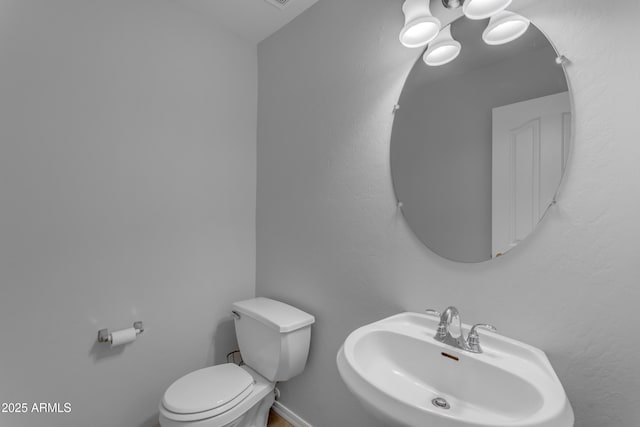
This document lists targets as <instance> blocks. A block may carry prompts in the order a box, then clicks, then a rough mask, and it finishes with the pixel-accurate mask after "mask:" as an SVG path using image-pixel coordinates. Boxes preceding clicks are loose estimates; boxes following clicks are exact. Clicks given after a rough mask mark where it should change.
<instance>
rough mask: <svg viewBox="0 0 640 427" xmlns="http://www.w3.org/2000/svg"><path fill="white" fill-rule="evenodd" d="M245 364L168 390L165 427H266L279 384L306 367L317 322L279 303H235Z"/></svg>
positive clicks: (210, 371)
mask: <svg viewBox="0 0 640 427" xmlns="http://www.w3.org/2000/svg"><path fill="white" fill-rule="evenodd" d="M232 314H233V317H234V319H235V327H236V336H237V338H238V345H239V346H240V353H241V355H242V358H243V360H244V365H242V366H238V365H235V364H233V363H225V364H222V365H215V366H210V367H207V368H203V369H199V370H197V371H194V372H191V373H189V374H187V375H185V376H183V377H181V378H179V379H178V380H176V381H175V382H174V383H173V384H171V385H170V386H169V388H168V389H167V390H166V391H165V393H164V397H163V398H162V402H161V403H160V426H161V427H265V426H266V425H267V418H268V415H269V409H270V408H271V405H272V404H273V402H274V400H275V386H276V382H278V381H286V380H288V379H289V378H292V377H294V376H296V375H298V374H300V373H301V372H302V371H303V370H304V367H305V365H306V363H307V356H308V354H309V341H310V338H311V325H312V324H313V323H314V321H315V318H314V317H313V316H312V315H310V314H308V313H305V312H304V311H302V310H299V309H297V308H295V307H292V306H290V305H288V304H285V303H282V302H280V301H275V300H272V299H269V298H253V299H248V300H244V301H239V302H236V303H233V305H232Z"/></svg>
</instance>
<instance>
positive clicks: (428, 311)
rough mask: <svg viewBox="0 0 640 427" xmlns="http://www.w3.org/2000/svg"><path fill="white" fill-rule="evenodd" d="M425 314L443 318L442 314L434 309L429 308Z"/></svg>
mask: <svg viewBox="0 0 640 427" xmlns="http://www.w3.org/2000/svg"><path fill="white" fill-rule="evenodd" d="M424 312H425V313H427V314H430V315H432V316H436V317H440V316H442V314H441V313H440V312H439V311H438V310H434V309H433V308H427V309H426V310H425V311H424Z"/></svg>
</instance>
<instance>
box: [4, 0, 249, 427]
mask: <svg viewBox="0 0 640 427" xmlns="http://www.w3.org/2000/svg"><path fill="white" fill-rule="evenodd" d="M256 62H257V60H256V50H255V46H251V45H249V44H246V43H244V42H242V41H240V40H239V39H237V38H236V37H234V36H232V35H231V34H229V33H226V32H223V31H219V30H217V29H216V28H211V25H210V23H209V22H207V21H205V20H201V18H200V17H198V16H197V15H196V14H193V13H192V12H189V11H186V9H184V10H183V7H182V6H180V5H179V4H178V3H177V2H173V1H169V0H134V1H131V0H109V1H104V0H56V1H50V0H3V1H2V2H0V64H2V67H0V68H1V69H2V72H0V204H1V213H0V339H2V343H0V402H26V403H28V404H29V409H31V405H32V404H33V403H38V402H45V403H46V402H49V403H55V402H60V403H61V404H62V403H64V402H69V403H71V410H72V412H71V413H70V414H37V413H36V414H28V415H20V414H16V415H9V414H5V413H0V425H2V426H15V427H21V426H30V427H36V426H38V427H40V426H45V425H46V426H50V427H56V426H64V427H69V426H78V427H79V426H92V427H101V426H103V427H114V426H123V427H124V426H126V427H135V426H150V425H155V423H156V421H157V408H158V403H159V401H160V398H161V397H162V393H163V392H164V390H165V389H166V387H168V385H169V384H170V383H171V382H172V381H173V380H174V379H176V378H178V377H179V376H181V375H184V374H185V373H186V372H188V371H191V370H194V369H197V368H201V367H204V366H206V365H208V364H211V363H213V362H214V361H221V360H224V355H225V353H226V352H227V351H229V350H230V349H232V348H235V343H234V335H233V324H232V322H231V321H230V319H229V316H228V310H229V306H230V304H231V302H232V301H234V300H237V299H240V298H247V297H251V296H253V294H254V291H255V288H254V286H255V285H254V283H255V282H254V280H255V270H254V268H255V216H254V215H255V167H256V166H255V142H256V139H255V121H256V105H257V104H256V103H257V99H256V94H257V88H256V85H257V76H256V72H257V64H256ZM138 319H139V320H143V321H145V325H146V331H145V332H144V334H143V335H142V336H140V337H139V338H138V340H137V341H135V342H134V343H132V344H129V345H128V346H126V347H119V348H117V349H115V350H110V349H109V346H108V345H104V344H96V342H95V341H96V336H97V332H98V329H101V328H110V329H112V330H114V329H120V328H127V327H130V326H131V324H132V322H133V321H134V320H138Z"/></svg>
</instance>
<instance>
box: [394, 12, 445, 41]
mask: <svg viewBox="0 0 640 427" xmlns="http://www.w3.org/2000/svg"><path fill="white" fill-rule="evenodd" d="M402 12H404V27H402V30H401V31H400V43H402V44H403V45H404V46H406V47H421V46H424V45H426V44H427V43H429V42H430V41H431V40H433V39H434V38H435V37H436V36H437V35H438V31H440V20H439V19H438V18H436V17H435V16H433V15H431V11H430V10H429V0H406V1H405V2H404V4H403V5H402Z"/></svg>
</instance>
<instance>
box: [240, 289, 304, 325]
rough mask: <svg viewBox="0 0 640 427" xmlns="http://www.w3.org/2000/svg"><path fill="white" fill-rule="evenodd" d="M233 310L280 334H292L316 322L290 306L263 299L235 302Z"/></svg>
mask: <svg viewBox="0 0 640 427" xmlns="http://www.w3.org/2000/svg"><path fill="white" fill-rule="evenodd" d="M233 310H234V311H237V312H238V313H240V314H241V315H242V314H244V315H246V316H249V317H251V318H253V319H256V320H258V321H259V322H262V323H264V324H265V325H267V326H270V327H272V328H274V329H276V330H278V331H280V332H292V331H295V330H297V329H300V328H303V327H305V326H308V325H311V324H312V323H313V322H315V320H316V319H315V318H314V317H313V316H312V315H311V314H309V313H305V312H304V311H302V310H300V309H297V308H295V307H292V306H290V305H289V304H285V303H283V302H280V301H276V300H273V299H269V298H263V297H258V298H252V299H248V300H244V301H238V302H235V303H233Z"/></svg>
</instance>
